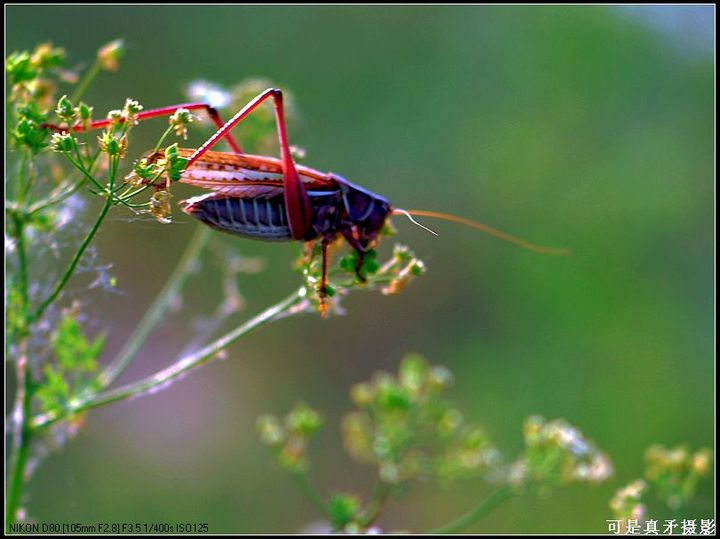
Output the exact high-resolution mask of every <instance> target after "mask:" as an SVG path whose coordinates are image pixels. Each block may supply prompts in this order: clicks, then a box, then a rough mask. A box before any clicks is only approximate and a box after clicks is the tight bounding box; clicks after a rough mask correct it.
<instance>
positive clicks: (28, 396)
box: [7, 213, 32, 524]
mask: <svg viewBox="0 0 720 539" xmlns="http://www.w3.org/2000/svg"><path fill="white" fill-rule="evenodd" d="M12 215H13V222H14V225H15V230H14V235H15V240H16V242H17V253H18V274H19V280H20V282H19V288H20V298H21V302H22V307H21V308H22V319H23V324H22V327H21V328H20V331H19V337H18V338H19V341H18V349H19V351H20V354H19V356H18V359H17V363H16V372H17V384H18V389H17V393H16V395H15V412H14V413H13V422H14V425H13V431H14V435H13V446H14V449H13V451H14V454H13V461H12V464H11V474H10V486H9V490H8V498H7V515H8V523H9V524H12V523H13V522H15V521H16V520H17V511H18V508H19V507H20V499H21V498H22V491H23V487H24V486H25V470H26V467H27V460H28V455H29V453H30V439H31V434H32V432H31V426H30V421H31V419H32V417H31V412H32V410H31V404H32V378H31V374H30V369H29V368H28V356H27V340H28V335H27V327H28V322H27V318H28V309H29V303H30V299H29V297H28V273H27V257H26V252H25V251H26V248H25V228H24V224H23V221H22V220H21V219H20V217H19V216H18V215H17V214H16V213H13V214H12Z"/></svg>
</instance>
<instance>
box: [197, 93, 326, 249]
mask: <svg viewBox="0 0 720 539" xmlns="http://www.w3.org/2000/svg"><path fill="white" fill-rule="evenodd" d="M268 98H272V99H273V105H274V107H275V123H276V124H277V130H278V140H279V142H280V154H281V158H282V168H283V187H284V189H283V196H284V199H285V208H286V212H287V218H288V223H289V225H290V232H291V234H292V237H293V238H294V239H296V240H303V239H304V238H305V235H306V234H307V232H308V230H310V228H311V227H312V206H311V205H310V198H309V197H308V194H307V191H306V190H305V187H304V186H303V184H302V182H301V181H300V176H299V175H298V173H297V169H296V168H295V162H294V161H293V158H292V154H291V153H290V145H289V143H288V137H287V129H286V127H285V112H284V109H283V101H282V92H281V91H280V90H278V89H276V88H268V89H267V90H265V91H264V92H262V93H261V94H260V95H258V96H257V97H256V98H255V99H253V100H252V101H250V103H248V104H247V105H245V107H243V109H242V110H240V112H238V113H237V114H235V116H233V117H232V118H230V120H229V121H228V122H227V123H226V124H225V125H223V126H222V127H221V128H220V129H218V130H217V131H216V132H215V134H213V136H211V137H210V138H209V139H208V140H207V141H206V142H205V143H204V144H203V145H202V146H200V147H199V148H198V149H197V150H196V151H195V153H194V154H192V155H191V156H190V159H189V160H188V164H187V166H188V167H190V166H192V164H193V163H195V161H197V160H198V159H199V158H200V157H201V156H202V155H203V154H204V153H205V152H207V151H208V150H209V149H210V148H212V147H213V146H214V145H215V144H216V143H217V142H218V140H220V139H221V138H222V137H225V136H226V135H227V134H228V133H229V132H230V130H231V129H232V128H233V127H235V126H236V125H237V124H239V123H240V122H241V121H242V120H243V119H245V117H246V116H247V115H248V114H250V113H251V112H252V111H253V110H255V109H256V108H257V107H258V106H259V105H260V104H261V103H262V102H263V101H265V100H266V99H268Z"/></svg>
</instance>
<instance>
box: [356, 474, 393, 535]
mask: <svg viewBox="0 0 720 539" xmlns="http://www.w3.org/2000/svg"><path fill="white" fill-rule="evenodd" d="M388 494H390V486H389V485H388V484H387V483H385V482H384V481H379V482H378V483H377V484H376V485H375V488H374V489H373V492H372V495H371V498H370V502H369V503H368V505H367V507H366V508H365V511H364V513H363V514H362V516H361V517H360V523H361V524H362V525H363V526H364V527H367V526H369V525H370V524H372V523H373V522H375V520H376V519H377V518H378V517H379V516H380V513H381V512H382V510H383V508H384V507H385V502H386V501H387V497H388Z"/></svg>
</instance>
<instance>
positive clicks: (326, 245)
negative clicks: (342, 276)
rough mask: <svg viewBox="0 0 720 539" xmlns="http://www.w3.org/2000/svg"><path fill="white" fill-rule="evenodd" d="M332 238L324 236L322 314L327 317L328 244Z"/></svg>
mask: <svg viewBox="0 0 720 539" xmlns="http://www.w3.org/2000/svg"><path fill="white" fill-rule="evenodd" d="M329 245H330V240H329V239H328V238H323V240H322V278H321V279H320V292H319V295H320V314H321V315H322V317H323V318H325V313H326V312H327V307H326V306H325V298H326V297H327V268H328V246H329Z"/></svg>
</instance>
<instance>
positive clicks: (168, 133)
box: [153, 125, 175, 154]
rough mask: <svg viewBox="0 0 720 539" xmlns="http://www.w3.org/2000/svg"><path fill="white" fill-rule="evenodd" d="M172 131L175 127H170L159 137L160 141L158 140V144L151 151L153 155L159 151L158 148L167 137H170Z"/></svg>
mask: <svg viewBox="0 0 720 539" xmlns="http://www.w3.org/2000/svg"><path fill="white" fill-rule="evenodd" d="M174 129H175V127H173V126H172V125H171V126H169V127H168V128H167V129H166V130H165V132H164V133H163V134H162V135H160V140H158V143H157V144H156V145H155V149H154V150H153V153H154V154H155V153H158V151H160V146H162V143H163V142H165V139H166V138H167V137H168V135H170V133H172V132H173V130H174Z"/></svg>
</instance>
